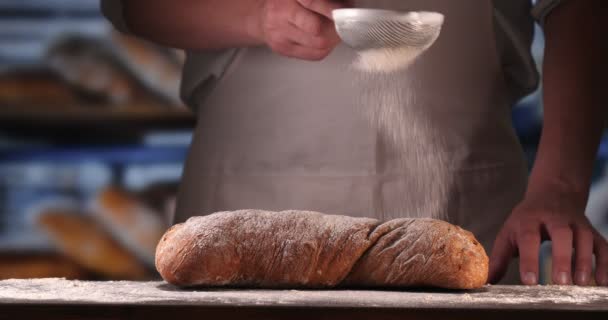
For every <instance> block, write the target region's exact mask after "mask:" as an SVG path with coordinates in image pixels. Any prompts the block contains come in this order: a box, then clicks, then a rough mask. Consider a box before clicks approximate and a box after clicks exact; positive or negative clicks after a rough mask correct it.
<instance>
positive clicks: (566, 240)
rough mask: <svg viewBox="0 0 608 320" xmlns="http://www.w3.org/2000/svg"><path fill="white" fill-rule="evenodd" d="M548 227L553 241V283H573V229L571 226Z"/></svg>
mask: <svg viewBox="0 0 608 320" xmlns="http://www.w3.org/2000/svg"><path fill="white" fill-rule="evenodd" d="M547 227H548V231H549V237H551V242H552V255H553V265H552V269H553V283H555V284H559V285H568V284H570V283H572V281H571V278H572V276H571V272H572V271H571V269H572V230H571V229H570V226H554V227H551V228H549V226H547Z"/></svg>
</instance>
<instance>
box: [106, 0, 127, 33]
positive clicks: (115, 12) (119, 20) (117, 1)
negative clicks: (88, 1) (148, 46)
mask: <svg viewBox="0 0 608 320" xmlns="http://www.w3.org/2000/svg"><path fill="white" fill-rule="evenodd" d="M100 5H101V13H102V14H103V15H104V16H105V17H106V18H107V19H108V20H109V21H110V22H111V23H112V25H113V26H114V28H116V29H117V30H119V31H121V32H124V33H129V28H128V27H127V23H126V21H125V17H124V14H123V5H122V0H101V3H100Z"/></svg>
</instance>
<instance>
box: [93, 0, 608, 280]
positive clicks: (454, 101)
mask: <svg viewBox="0 0 608 320" xmlns="http://www.w3.org/2000/svg"><path fill="white" fill-rule="evenodd" d="M345 6H355V7H370V8H382V9H393V10H414V11H436V12H441V13H443V14H444V15H445V24H444V27H443V31H442V34H441V36H440V37H439V39H438V40H437V42H436V43H435V45H434V46H433V47H431V48H430V49H429V50H428V52H426V53H425V54H424V55H423V56H422V57H420V59H418V60H417V61H416V62H415V63H414V64H413V65H412V66H411V67H410V68H408V69H407V71H406V72H404V74H403V76H404V77H409V78H411V79H415V83H416V87H415V88H412V87H403V88H402V90H404V91H408V90H413V89H415V90H416V91H415V93H416V97H415V101H416V103H417V105H418V107H417V108H415V109H416V113H417V116H420V114H422V117H423V118H424V119H423V120H424V121H425V122H426V123H428V124H429V125H430V126H431V128H432V131H433V132H435V134H436V135H438V136H440V137H441V139H442V144H441V150H438V152H442V153H444V154H446V155H447V156H448V157H449V159H450V160H451V161H450V165H449V167H448V172H449V176H448V177H446V179H445V181H434V183H436V184H437V185H442V186H448V192H447V193H445V194H444V193H439V192H438V193H436V194H434V193H433V192H430V194H428V195H425V197H424V201H433V202H436V203H441V204H442V208H441V210H442V211H444V212H446V213H447V214H448V219H449V220H450V222H452V223H455V224H458V225H460V226H462V227H463V228H466V229H469V230H471V231H473V232H474V233H475V234H476V236H477V237H478V238H479V239H480V240H481V242H482V243H483V245H484V246H485V247H486V250H488V251H489V249H491V252H492V254H491V266H490V281H491V282H497V281H499V280H500V279H501V277H503V275H504V273H505V272H506V270H507V267H508V265H509V263H510V261H511V260H512V259H513V258H514V257H515V256H519V258H520V259H519V261H520V262H519V275H520V279H521V281H522V282H523V283H524V284H528V285H533V284H536V283H537V282H538V274H539V261H538V256H539V255H538V253H539V246H540V244H541V241H542V240H545V239H551V240H552V241H553V247H552V248H553V249H552V250H553V251H552V255H553V268H552V270H553V274H552V278H553V282H554V283H557V284H572V283H574V284H578V285H587V284H589V283H591V281H592V280H593V278H595V280H596V282H597V283H598V284H600V285H608V244H607V242H606V240H605V239H604V238H603V237H602V236H601V235H600V234H599V233H598V232H597V231H596V230H594V228H593V227H592V226H591V224H590V223H589V222H588V220H587V219H586V217H585V215H584V208H585V203H586V200H587V195H588V191H589V185H590V179H591V171H592V164H593V161H594V155H595V152H596V149H597V146H598V142H599V140H600V136H601V133H602V130H603V125H604V120H605V119H606V112H605V111H604V110H603V108H602V105H605V104H606V99H605V98H604V97H605V94H604V93H603V92H602V88H600V86H599V85H598V84H599V83H600V82H601V81H600V79H602V78H601V77H602V76H603V75H604V74H605V73H606V71H607V70H606V64H605V63H603V62H602V59H601V58H603V57H606V56H607V55H608V49H607V47H606V43H605V41H604V40H602V39H603V37H602V34H603V33H604V32H602V31H601V30H604V31H605V30H606V28H607V27H608V19H607V18H608V16H607V13H608V12H606V9H605V7H604V6H603V5H602V1H600V0H587V1H566V0H564V1H556V0H541V1H538V3H537V4H536V5H535V7H532V4H531V3H530V1H528V0H514V1H485V0H471V1H440V0H411V1H410V0H407V1H406V0H403V1H398V0H392V1H391V0H374V1H372V0H369V1H353V2H351V3H346V2H339V1H329V0H206V1H200V0H180V1H145V0H129V1H118V0H104V1H103V2H102V8H103V10H104V12H105V14H106V15H107V16H108V17H110V18H111V19H112V20H113V21H114V24H115V25H116V26H117V27H118V28H119V29H121V30H123V31H125V32H130V33H133V34H135V35H138V36H141V37H143V38H146V39H149V40H152V41H155V42H157V43H161V44H163V45H167V46H171V47H176V48H183V49H185V50H187V53H188V56H187V62H186V65H185V68H184V74H183V83H182V95H183V98H184V100H185V101H186V102H187V103H188V104H189V105H190V106H191V107H192V108H194V109H195V110H196V112H197V115H198V125H197V127H196V131H195V134H194V139H193V142H192V146H191V150H190V153H189V156H188V160H187V162H186V166H185V171H184V175H183V180H182V183H181V190H180V193H179V200H178V209H177V216H176V222H182V221H184V220H186V219H187V218H188V217H190V216H195V215H205V214H209V213H212V212H216V211H223V210H236V209H243V208H256V209H266V210H277V211H278V210H284V209H301V210H315V211H320V212H324V213H328V214H348V215H353V216H370V215H371V216H374V217H376V218H382V219H386V218H395V215H396V214H399V215H401V214H404V213H402V212H399V211H398V210H396V209H395V208H396V207H397V205H396V204H397V203H401V202H403V201H408V202H415V201H422V200H421V199H420V197H414V196H409V195H413V194H416V190H415V185H413V184H412V183H410V182H411V181H422V180H421V179H425V178H426V175H425V172H424V170H422V168H420V170H418V169H417V168H416V166H411V165H410V166H402V165H400V163H402V162H403V161H405V162H407V161H409V160H408V157H414V156H416V157H420V156H423V157H424V156H425V155H420V154H416V155H414V154H413V153H412V154H411V155H409V154H408V155H405V156H403V157H399V156H397V155H395V153H394V152H392V151H391V148H390V147H389V146H387V143H386V142H385V141H384V139H382V138H381V137H380V135H379V134H378V132H377V131H376V130H375V129H374V128H372V127H371V126H370V125H369V123H368V122H367V121H366V120H365V119H364V117H362V116H361V115H360V113H359V112H357V110H356V107H355V106H356V105H357V95H356V94H354V93H355V92H354V89H353V85H352V81H351V79H352V78H353V77H354V74H353V72H354V71H353V70H352V69H351V68H349V64H350V63H351V62H352V61H353V59H354V53H353V52H352V50H350V49H348V48H347V47H345V46H344V45H342V44H341V43H340V40H339V38H338V36H337V34H336V32H335V27H334V25H333V22H332V21H331V12H332V10H333V9H337V8H342V7H345ZM531 12H532V13H533V14H531ZM533 16H535V17H536V18H537V19H538V20H539V21H540V22H541V23H542V24H543V26H544V31H545V35H546V53H545V63H544V77H543V87H544V106H545V108H544V127H543V132H542V139H541V143H540V147H539V152H538V156H537V160H536V163H535V166H534V168H533V170H532V172H531V174H530V175H529V179H528V172H527V164H526V162H525V160H524V157H523V152H522V149H521V147H520V145H519V143H518V140H517V138H516V135H515V133H514V130H513V128H512V125H511V120H510V111H511V107H512V106H513V104H514V103H515V102H516V101H517V100H518V99H520V98H521V97H522V96H524V95H526V94H528V93H530V92H531V91H533V90H534V89H535V88H536V87H537V84H538V75H537V73H536V71H535V66H534V63H533V60H532V58H531V54H530V50H529V48H530V44H531V40H532V35H533ZM409 112H411V111H409ZM406 116H407V115H406ZM407 148H408V146H405V149H406V150H407ZM428 156H431V155H430V154H429V155H428ZM418 163H420V162H418ZM593 254H595V257H596V258H595V262H594V260H593V258H592V257H593ZM572 262H574V263H572ZM594 263H595V265H594ZM572 265H573V266H574V268H572V267H571V266H572ZM594 267H595V273H593V270H594Z"/></svg>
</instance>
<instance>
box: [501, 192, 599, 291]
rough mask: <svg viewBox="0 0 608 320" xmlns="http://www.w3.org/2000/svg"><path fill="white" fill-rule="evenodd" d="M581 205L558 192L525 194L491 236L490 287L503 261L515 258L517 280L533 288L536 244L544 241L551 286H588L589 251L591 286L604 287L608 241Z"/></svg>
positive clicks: (505, 266)
mask: <svg viewBox="0 0 608 320" xmlns="http://www.w3.org/2000/svg"><path fill="white" fill-rule="evenodd" d="M585 202H586V201H580V200H578V199H575V197H573V196H571V195H569V194H564V193H551V192H548V193H543V194H536V195H527V196H526V198H525V199H524V200H523V201H522V202H521V203H520V204H519V205H518V206H517V207H516V208H515V210H514V211H513V212H512V213H511V216H510V217H509V218H508V219H507V221H506V222H505V224H504V226H503V228H502V230H501V231H500V232H499V234H498V237H497V238H496V242H495V243H494V248H493V249H492V255H491V258H490V276H489V280H490V283H496V282H498V281H499V280H500V279H501V278H502V276H503V275H504V273H505V271H506V268H507V266H508V264H509V261H510V260H511V259H512V258H513V257H514V256H516V255H519V259H520V261H519V270H520V277H521V282H522V283H523V284H525V285H535V284H537V283H538V272H539V271H538V268H539V257H538V256H539V249H540V244H541V241H542V240H549V239H550V240H551V241H552V256H553V259H552V261H553V265H552V270H553V271H552V280H553V283H555V284H561V285H568V284H572V283H573V282H574V284H577V285H581V286H584V285H589V284H590V281H591V277H592V274H591V273H592V269H593V253H595V258H596V261H595V263H596V266H595V267H596V271H595V279H596V283H597V284H598V285H601V286H608V243H607V242H606V239H604V238H603V237H602V235H600V234H599V232H597V230H595V229H594V228H593V226H592V225H591V224H590V223H589V220H587V218H586V217H585V215H584V209H585ZM573 248H574V249H575V250H574V265H575V270H574V272H572V270H571V268H572V259H573ZM573 274H574V276H573Z"/></svg>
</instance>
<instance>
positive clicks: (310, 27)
mask: <svg viewBox="0 0 608 320" xmlns="http://www.w3.org/2000/svg"><path fill="white" fill-rule="evenodd" d="M288 19H289V21H290V22H291V23H292V24H293V25H295V26H296V27H297V28H299V29H301V30H303V31H304V32H307V33H310V34H311V35H314V36H317V35H320V34H321V31H322V28H323V19H325V18H324V17H323V16H321V15H319V14H317V13H315V12H313V11H310V10H308V9H307V8H304V7H302V6H301V5H298V4H295V5H294V6H293V8H292V9H291V12H290V13H289V17H288Z"/></svg>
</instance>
